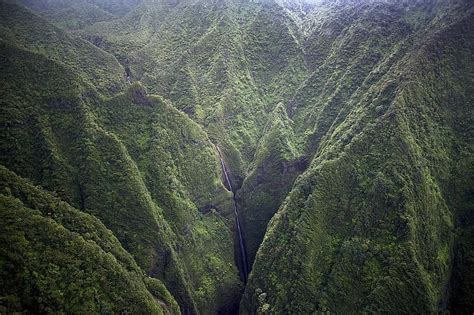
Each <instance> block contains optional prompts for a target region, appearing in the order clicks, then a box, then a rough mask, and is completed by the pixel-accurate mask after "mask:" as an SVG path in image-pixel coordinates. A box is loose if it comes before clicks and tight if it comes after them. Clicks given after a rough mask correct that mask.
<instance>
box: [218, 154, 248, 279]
mask: <svg viewBox="0 0 474 315" xmlns="http://www.w3.org/2000/svg"><path fill="white" fill-rule="evenodd" d="M216 149H217V152H218V153H219V160H220V161H221V166H222V170H223V172H224V176H225V180H226V183H227V186H228V187H229V190H230V191H231V192H232V199H233V206H234V215H235V225H236V226H237V239H238V241H239V249H240V253H239V254H240V255H239V257H240V259H241V261H240V262H241V264H242V269H241V272H242V276H243V281H244V284H247V278H248V274H249V271H248V264H247V261H248V259H247V251H246V250H245V238H244V235H243V232H242V226H241V224H240V218H239V212H238V210H237V200H236V198H235V191H234V188H233V187H232V182H231V180H230V177H229V174H228V172H227V168H226V166H225V163H224V159H223V158H222V153H221V150H220V148H219V147H218V146H217V145H216Z"/></svg>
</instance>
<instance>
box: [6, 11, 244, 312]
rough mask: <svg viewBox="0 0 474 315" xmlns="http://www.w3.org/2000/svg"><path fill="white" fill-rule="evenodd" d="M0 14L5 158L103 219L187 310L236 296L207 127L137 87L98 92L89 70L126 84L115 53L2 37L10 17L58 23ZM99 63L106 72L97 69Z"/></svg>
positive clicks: (223, 197)
mask: <svg viewBox="0 0 474 315" xmlns="http://www.w3.org/2000/svg"><path fill="white" fill-rule="evenodd" d="M1 12H2V14H3V13H4V12H5V15H7V12H8V14H9V18H8V19H2V22H1V23H2V32H3V33H2V38H3V37H5V38H7V39H10V40H9V41H8V42H6V41H2V47H1V55H2V61H1V69H2V71H1V74H0V80H1V82H2V86H3V87H4V89H2V100H1V101H2V112H3V114H2V121H3V123H2V125H3V126H4V128H3V130H2V155H1V162H2V164H3V165H5V166H7V167H8V168H9V169H10V170H12V171H14V172H16V173H17V174H19V175H21V176H22V177H24V178H28V179H30V180H31V181H32V182H33V183H35V184H38V185H41V186H43V187H44V188H45V189H47V190H49V191H51V192H55V193H56V194H57V195H58V196H59V197H60V198H61V199H62V200H64V201H67V202H68V203H70V204H71V205H73V206H74V207H76V208H78V209H81V210H82V211H84V212H87V213H90V214H93V215H94V216H96V217H97V218H99V219H100V220H101V221H102V222H103V223H104V224H105V225H106V226H107V227H108V228H109V229H111V230H112V231H113V232H114V234H115V235H116V236H117V238H118V239H119V240H120V242H121V243H122V245H123V246H124V248H125V249H126V250H127V251H129V252H130V253H131V254H132V255H133V257H134V259H135V260H136V261H137V263H138V264H139V266H140V267H141V268H143V270H145V271H146V272H147V273H148V275H150V276H153V277H157V278H159V279H162V280H163V282H164V283H165V285H166V286H167V287H168V288H169V290H170V291H171V292H172V294H173V295H174V296H175V297H176V300H177V301H178V303H179V304H180V306H181V308H182V309H183V310H184V311H186V312H193V313H196V312H203V313H208V312H209V313H214V312H217V311H218V309H219V308H221V307H227V306H228V305H229V304H232V303H234V304H235V303H238V300H237V301H236V300H235V299H238V295H239V289H240V280H239V279H238V271H237V269H236V267H235V265H234V257H233V244H232V234H231V230H230V227H229V226H231V224H230V223H229V222H228V220H226V219H224V218H223V217H222V216H221V215H219V214H218V213H217V212H216V210H218V211H221V212H222V213H227V212H229V211H232V208H231V204H232V203H231V202H232V199H231V195H230V194H229V193H228V192H227V191H226V190H225V188H224V186H223V185H222V183H221V181H220V168H219V161H218V158H217V153H216V152H215V150H214V147H213V146H212V144H211V143H210V142H209V139H208V137H207V135H206V134H205V132H204V131H203V130H202V129H201V128H200V127H199V126H198V125H197V124H196V123H194V122H192V121H191V120H190V119H189V118H188V117H187V116H186V115H185V114H183V113H181V112H179V111H177V110H176V109H175V108H174V107H172V106H171V105H170V104H169V102H167V101H165V100H163V99H162V98H161V97H159V96H149V95H147V94H146V91H145V89H144V88H143V87H141V86H140V84H133V85H132V86H130V87H129V88H127V89H126V90H123V92H121V93H119V94H118V95H117V93H114V94H116V96H114V97H110V98H109V97H107V95H110V93H112V92H110V91H111V90H109V89H108V88H106V89H104V90H99V89H96V87H95V85H94V84H93V82H98V81H97V80H98V79H102V77H100V76H97V74H96V73H90V72H89V71H90V70H91V69H93V70H94V71H98V73H100V74H102V75H103V78H104V79H103V81H104V82H109V81H107V80H111V78H114V73H115V69H120V73H121V75H120V76H119V78H118V80H117V81H118V82H119V83H120V84H122V86H124V82H123V81H124V73H125V71H124V69H123V68H122V67H121V66H120V65H119V63H118V62H117V61H116V59H115V58H114V57H113V56H111V55H109V54H107V53H105V52H104V51H102V50H99V49H97V48H96V47H94V46H92V45H91V44H88V43H86V42H83V41H82V40H80V39H78V38H73V37H69V36H67V35H64V38H57V37H40V36H39V35H38V38H40V39H41V46H40V47H38V46H36V45H34V44H32V41H31V40H25V41H24V42H21V41H20V40H23V38H22V37H20V38H19V39H18V37H11V38H10V37H7V36H8V31H7V29H8V26H9V25H10V21H12V20H14V21H15V22H16V23H17V24H18V25H23V27H26V25H27V23H26V21H27V20H28V21H29V22H31V23H30V24H31V25H33V26H40V27H42V29H41V30H40V29H35V30H28V29H26V30H23V31H22V32H21V34H26V35H28V36H31V34H35V36H36V34H40V33H45V34H58V33H59V34H63V31H61V30H60V29H57V28H55V27H52V26H51V25H49V24H48V23H46V22H44V21H43V20H41V19H39V18H38V17H36V16H35V15H33V14H32V13H30V12H28V11H26V10H24V9H21V8H19V7H17V6H13V5H6V4H2V10H1ZM3 34H5V36H4V35H3ZM78 43H79V44H78ZM27 44H28V45H29V46H27ZM78 45H81V46H78ZM82 45H83V46H82ZM71 47H84V48H83V49H84V51H83V52H82V53H81V52H80V51H79V52H77V51H75V50H74V49H73V48H71ZM69 50H71V51H72V52H74V53H77V55H71V54H68V53H66V52H67V51H69ZM43 51H46V53H45V52H43ZM51 52H54V53H51ZM90 56H93V58H92V57H90ZM89 57H90V58H89ZM86 59H87V61H88V62H89V66H88V67H83V66H82V65H81V64H82V62H84V60H86ZM97 60H98V61H97ZM101 60H110V64H112V67H111V69H104V71H103V72H100V71H102V68H101V67H103V66H104V64H103V63H102V62H101ZM96 61H97V67H96V66H95V63H94V62H96ZM105 65H106V66H107V65H108V64H105ZM77 69H79V70H77ZM108 75H110V76H111V77H109V76H108ZM122 82H123V83H122ZM119 86H120V85H119ZM104 88H105V85H104ZM98 90H99V91H102V92H103V95H100V94H98ZM109 92H110V93H109ZM204 209H205V210H206V211H204V212H206V213H201V212H200V210H202V211H203V210H204ZM221 292H227V294H226V295H223V294H221Z"/></svg>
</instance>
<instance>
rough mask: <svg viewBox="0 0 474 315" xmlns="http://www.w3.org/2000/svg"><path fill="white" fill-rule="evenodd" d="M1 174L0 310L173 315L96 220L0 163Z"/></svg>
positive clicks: (162, 291)
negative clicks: (0, 246)
mask: <svg viewBox="0 0 474 315" xmlns="http://www.w3.org/2000/svg"><path fill="white" fill-rule="evenodd" d="M0 173H1V175H0V176H1V188H0V189H1V191H2V193H1V200H2V201H1V210H0V212H1V217H2V219H1V220H0V222H1V223H0V230H1V238H2V244H4V245H3V246H2V248H1V254H0V265H1V266H2V268H1V275H2V276H1V280H0V282H1V285H0V288H1V289H0V290H1V293H0V295H1V299H0V301H1V302H0V309H1V310H2V313H3V312H5V313H12V312H22V311H25V310H28V311H32V312H38V313H51V312H66V311H67V312H69V313H84V312H88V313H121V312H127V313H141V312H145V313H148V314H170V313H177V312H179V308H178V305H177V304H176V302H175V300H174V299H173V298H172V296H171V295H170V294H169V292H168V291H167V290H166V288H165V287H164V285H163V284H162V283H161V282H160V281H158V280H156V279H153V278H149V277H147V276H145V274H144V272H143V271H142V270H141V269H140V268H139V267H138V266H137V264H136V263H135V261H134V260H133V258H132V257H131V256H130V254H128V253H127V252H126V251H125V250H124V249H123V248H122V246H121V245H120V243H119V241H118V240H117V239H116V238H115V237H114V236H113V234H112V232H111V231H110V230H108V229H107V228H106V227H105V226H104V225H103V224H102V223H101V222H100V221H99V220H97V219H96V218H95V217H93V216H91V215H88V214H85V213H83V212H81V211H79V210H77V209H74V208H72V207H71V206H69V205H68V204H67V203H65V202H63V201H61V200H60V199H58V198H55V197H53V196H51V194H50V193H48V192H46V191H44V190H42V189H41V188H38V187H35V186H33V185H31V184H29V183H28V182H27V181H25V180H24V179H22V178H20V177H18V176H16V175H15V174H14V173H12V172H10V171H8V170H7V169H6V168H4V167H3V166H2V167H1V170H0Z"/></svg>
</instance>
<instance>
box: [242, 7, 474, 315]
mask: <svg viewBox="0 0 474 315" xmlns="http://www.w3.org/2000/svg"><path fill="white" fill-rule="evenodd" d="M457 9H459V11H456V12H457V14H458V15H457V16H456V17H455V16H454V15H452V16H450V17H445V19H444V21H443V22H444V23H443V24H441V25H440V24H439V23H440V22H439V21H434V22H433V23H432V25H431V28H430V29H429V30H428V31H427V33H425V34H426V35H425V36H426V37H425V39H424V40H423V41H422V42H421V43H419V44H417V45H415V47H414V49H413V50H411V51H409V52H407V53H406V54H405V55H404V56H403V57H402V58H400V59H399V61H398V62H396V63H395V64H394V66H392V67H391V69H390V70H389V71H388V72H387V73H386V74H385V78H384V79H383V80H380V81H379V82H378V83H376V84H375V85H374V84H372V85H371V87H370V89H369V93H366V94H365V95H363V96H362V98H361V100H360V101H359V102H351V100H349V102H351V108H350V112H349V114H348V115H347V116H346V117H345V118H344V119H341V120H340V123H339V124H337V125H335V123H332V126H331V129H330V130H329V132H327V131H326V132H324V133H321V134H322V135H323V137H318V138H320V139H322V140H320V143H319V144H318V149H317V151H316V155H315V157H314V159H313V161H312V163H311V166H310V168H309V169H308V170H307V171H306V172H305V173H304V174H303V175H302V176H301V177H300V178H299V179H298V180H297V182H296V184H295V187H294V188H293V190H292V191H291V193H290V194H289V195H288V198H287V199H286V201H285V202H284V203H283V205H282V207H281V208H280V210H279V211H278V213H277V214H276V216H275V217H274V218H273V219H272V221H271V223H270V226H269V228H268V230H267V234H266V236H265V241H264V243H263V244H262V246H261V248H260V250H259V253H258V255H257V259H256V262H255V265H254V269H253V271H252V274H251V277H250V282H249V285H248V286H247V288H246V294H245V296H244V301H243V305H244V306H245V307H246V309H247V310H257V309H259V310H260V311H269V312H276V313H280V312H288V311H290V310H291V311H292V312H294V311H296V312H302V313H310V312H314V311H330V312H342V313H345V312H354V311H355V312H373V311H375V312H381V311H382V312H384V311H385V312H389V313H396V312H413V311H416V312H437V311H438V308H439V307H448V306H447V303H448V301H447V300H448V291H449V288H450V284H449V283H450V281H451V279H450V277H451V271H452V266H453V261H455V260H457V259H458V257H457V256H456V254H454V253H453V244H454V242H455V241H460V243H461V244H462V243H464V242H465V241H466V237H469V236H468V234H469V233H465V232H462V233H461V234H459V230H457V228H456V227H463V228H466V227H465V225H468V226H472V220H466V219H464V220H463V221H464V222H462V224H461V225H460V224H459V223H461V222H460V221H458V217H459V215H460V214H461V213H464V214H463V215H464V216H465V215H466V214H465V212H464V211H465V210H464V209H466V207H469V205H472V198H471V197H470V194H469V193H468V191H469V189H471V188H470V187H472V182H470V178H472V171H473V169H472V167H469V166H467V164H465V163H468V164H469V163H470V162H468V161H471V162H472V151H470V149H469V148H470V147H472V142H469V141H470V140H469V139H472V135H471V134H470V131H469V127H468V126H469V125H471V124H472V115H469V116H467V117H466V116H465V113H466V106H469V104H472V101H473V97H474V94H473V86H474V85H473V81H472V79H473V67H472V65H473V60H472V48H473V46H472V44H473V43H474V41H473V38H472V35H471V34H472V27H473V24H472V22H471V21H472V14H473V11H472V8H470V9H467V10H465V7H461V8H457ZM461 12H462V13H461ZM447 14H448V15H449V14H450V13H447ZM338 60H340V59H338ZM370 91H374V92H375V93H374V92H373V93H370ZM454 95H455V96H454ZM469 112H470V110H467V113H469ZM471 114H472V113H471ZM340 117H341V113H339V114H338V118H340ZM324 119H325V120H326V119H327V118H324ZM459 165H463V167H462V168H463V171H462V174H461V173H459V171H458V170H459ZM471 166H472V164H471ZM459 181H461V182H463V184H462V185H461V186H462V187H464V188H461V190H466V192H465V193H462V192H461V193H458V194H456V196H457V197H454V199H453V195H452V189H453V188H452V185H454V183H459ZM455 187H457V188H456V189H460V186H459V185H457V184H456V185H455ZM463 225H464V226H463ZM469 229H470V228H468V230H469ZM471 242H472V239H471ZM464 246H465V245H464ZM469 251H470V250H467V251H466V252H465V255H466V256H464V257H463V258H462V259H464V261H465V262H468V261H469V259H470V258H469V257H472V256H471V255H472V251H471V252H470V253H469ZM463 266H464V267H463V268H464V269H463V270H462V271H460V272H461V273H462V274H471V273H472V270H470V269H468V268H472V265H469V263H467V264H464V265H463ZM462 286H463V288H464V290H465V292H470V290H471V289H467V288H468V287H469V288H472V283H470V282H469V280H468V279H466V281H464V283H463V284H462ZM464 303H465V304H464V305H463V306H462V307H463V308H462V309H464V310H467V309H470V308H472V305H470V306H469V303H466V301H464ZM455 307H459V306H455ZM454 309H455V308H454Z"/></svg>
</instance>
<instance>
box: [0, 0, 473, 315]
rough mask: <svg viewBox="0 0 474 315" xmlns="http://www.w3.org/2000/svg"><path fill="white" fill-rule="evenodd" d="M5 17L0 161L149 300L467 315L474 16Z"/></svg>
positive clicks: (252, 309) (4, 9) (440, 11)
mask: <svg viewBox="0 0 474 315" xmlns="http://www.w3.org/2000/svg"><path fill="white" fill-rule="evenodd" d="M9 2H15V3H20V4H23V5H26V6H27V7H28V8H29V9H25V8H23V7H21V6H18V5H13V4H7V3H5V2H0V84H1V86H2V89H0V105H1V106H0V108H1V109H0V110H1V115H0V117H1V118H0V125H1V126H2V129H1V130H2V131H1V134H2V136H1V137H2V138H1V139H2V140H1V143H0V148H1V149H0V153H1V154H0V163H1V164H2V165H5V166H6V167H7V168H8V169H9V170H11V171H13V172H15V173H16V174H18V175H19V176H21V177H22V178H25V179H26V180H28V181H31V182H32V183H33V184H35V185H40V186H42V189H44V190H45V191H46V192H48V194H50V195H54V196H57V197H58V198H59V199H60V200H62V201H64V202H66V203H68V204H69V205H71V207H74V208H75V209H78V210H80V211H82V212H84V213H88V214H89V215H92V216H93V217H94V218H96V219H98V220H100V221H101V222H102V223H103V224H104V225H105V226H106V227H107V228H108V229H110V231H112V233H113V235H114V237H116V238H117V239H118V241H119V242H120V244H121V246H123V249H124V250H126V251H127V252H128V253H129V254H130V255H131V256H130V257H133V260H134V261H135V262H136V264H137V265H138V266H139V268H140V269H141V270H143V271H140V270H138V272H142V273H141V276H140V277H141V278H140V277H139V278H137V279H138V280H136V281H135V280H134V281H135V282H134V283H135V284H134V285H136V286H137V287H140V289H139V290H138V291H139V292H144V293H143V294H142V293H140V294H138V293H137V294H138V295H137V297H136V299H137V300H140V301H146V302H143V303H145V304H143V303H142V304H140V305H142V306H143V305H147V306H146V307H150V310H151V309H152V308H154V310H157V311H159V310H158V308H160V305H161V306H163V304H162V303H161V300H160V301H159V302H158V308H156V307H157V305H156V303H154V304H153V303H151V304H150V303H149V297H150V295H149V293H150V292H151V293H152V295H153V294H155V293H154V291H153V289H151V286H150V285H148V284H149V282H150V281H152V282H153V281H154V280H149V279H148V278H147V277H145V276H143V275H144V274H146V275H147V276H151V277H153V278H156V279H159V280H160V281H162V283H163V285H161V284H159V282H156V283H158V284H156V285H154V287H155V288H156V290H157V291H158V292H161V291H162V292H166V289H167V290H169V292H170V294H172V296H173V297H174V299H175V300H176V302H177V303H178V304H179V307H180V311H181V312H182V313H186V314H187V313H193V314H197V313H201V314H216V313H235V312H237V311H238V308H239V303H240V312H241V313H244V314H245V313H272V314H280V313H303V314H306V313H314V312H316V313H318V312H334V313H353V312H356V313H357V312H361V313H364V312H375V313H378V312H387V313H399V312H404V313H414V312H421V313H436V312H444V311H449V312H453V313H472V310H473V309H474V306H473V304H472V294H473V292H474V287H473V286H474V282H473V281H472V275H473V274H474V269H473V268H474V265H473V263H472V261H473V257H474V252H473V250H472V246H471V245H472V243H473V242H474V238H473V235H474V221H473V217H472V206H473V203H472V196H473V192H472V187H473V185H472V178H473V169H472V165H473V163H472V162H473V159H472V156H473V155H472V144H473V143H472V131H471V129H472V128H471V125H472V123H473V122H472V117H473V115H472V108H471V107H472V106H471V104H472V103H473V98H474V93H473V92H474V90H473V89H474V88H473V87H474V70H473V65H474V60H473V57H472V56H473V53H472V52H473V48H474V47H473V44H474V38H473V36H472V34H474V33H473V26H474V23H473V22H472V21H474V17H473V14H474V11H473V10H474V9H473V6H472V4H470V3H469V1H467V0H453V1H438V0H429V1H421V0H420V1H418V0H416V1H395V0H393V1H392V0H361V1H359V0H334V1H333V0H327V1H326V0H325V1H311V3H305V2H304V1H300V0H283V1H279V0H278V1H274V0H257V1H250V0H211V1H205V0H179V1H174V0H143V1H141V0H125V1H123V0H106V1H98V0H81V1H70V0H39V1H29V0H15V1H13V0H12V1H9ZM29 10H33V11H29ZM33 12H35V13H33ZM53 25H55V26H53ZM216 147H217V148H219V152H220V153H221V154H218V152H217V150H216ZM220 157H221V158H222V161H220V160H219V158H220ZM221 162H222V165H223V166H224V167H225V168H226V170H225V171H226V174H225V175H224V174H223V170H222V169H221ZM227 175H228V176H229V179H230V184H231V185H229V183H228V182H227ZM222 182H226V186H227V187H229V186H232V188H233V189H232V190H233V191H232V193H234V194H235V195H234V196H232V193H231V192H229V191H228V190H227V189H226V188H225V187H224V185H223V183H222ZM6 195H8V194H6ZM20 199H21V198H20ZM22 200H23V199H22ZM22 202H23V203H25V201H22ZM234 203H235V206H236V210H237V211H236V212H234ZM5 204H8V205H13V203H12V201H11V200H10V199H8V200H5ZM15 207H16V206H15ZM20 208H21V213H24V214H22V216H23V215H25V216H26V213H27V212H28V211H30V210H28V209H30V208H31V206H29V205H28V204H27V205H26V206H21V205H19V206H18V207H16V208H15V209H20ZM18 211H19V212H18V213H20V210H18ZM15 215H17V214H15ZM234 215H238V216H239V222H240V223H241V226H239V228H237V226H236V223H235V222H234ZM28 216H29V215H28ZM41 220H42V219H41ZM41 220H40V219H37V218H36V217H35V218H34V219H31V220H30V222H33V221H34V222H37V223H29V224H30V225H38V226H42V227H41V229H50V230H52V231H53V230H54V231H56V225H54V224H53V225H46V223H44V222H43V221H41ZM40 221H41V222H40ZM9 222H10V223H8V224H5V228H8V227H9V226H10V225H12V224H13V223H11V222H12V221H9ZM58 224H60V225H61V224H63V223H61V222H59V223H58ZM46 226H48V227H46ZM66 228H67V229H72V227H71V226H68V227H66ZM14 230H15V231H16V232H15V233H20V232H21V231H22V230H24V226H21V225H17V226H15V228H14ZM239 230H242V233H243V234H242V235H238V231H239ZM21 233H22V232H21ZM54 233H56V232H54ZM54 237H56V236H54ZM241 238H243V240H244V242H242V243H239V240H240V239H241ZM241 244H244V245H245V247H246V248H245V250H244V251H242V250H241V249H240V247H241V246H240V245H241ZM31 246H32V247H31V248H36V247H35V246H43V245H41V243H40V242H38V243H37V244H36V243H35V242H34V240H33V242H31ZM28 250H29V249H28ZM242 252H246V253H247V254H248V257H246V258H247V259H242V257H240V255H242ZM40 256H41V255H38V257H40ZM67 259H69V258H67ZM242 261H248V262H249V266H248V267H249V269H251V274H250V276H249V280H248V283H245V284H243V283H242V281H241V279H242V280H245V278H246V277H245V275H244V273H245V272H244V271H243V270H244V269H245V268H243V267H242ZM58 265H59V266H60V264H58ZM252 265H253V266H252ZM41 267H42V263H41V264H37V265H34V266H31V268H32V269H35V268H41ZM29 268H30V267H29ZM137 268H138V267H137ZM238 268H239V269H241V270H240V276H241V279H239V270H238ZM134 270H135V269H134ZM120 277H121V279H129V278H130V277H129V276H128V275H121V276H120ZM134 279H135V278H134ZM140 279H144V280H140ZM127 281H128V280H127ZM137 281H138V282H137ZM142 282H143V283H145V285H146V286H145V287H142V286H141V285H142V284H141V283H142ZM104 283H106V282H104ZM137 283H138V284H137ZM104 285H105V284H104ZM244 285H246V287H245V288H244ZM164 287H166V289H164ZM160 288H163V290H161V289H160ZM97 290H98V292H99V291H101V290H103V289H102V287H101V289H97ZM147 290H148V293H147V292H146V291H147ZM160 290H161V291H160ZM244 290H245V291H244ZM42 292H45V294H51V295H55V294H56V293H54V292H52V291H51V292H50V291H48V289H44V290H43V291H42ZM242 292H244V296H243V298H242V299H241V294H242ZM8 294H10V293H8ZM20 294H22V293H21V292H20V291H16V292H14V293H12V296H13V297H12V298H11V299H12V301H14V304H15V306H14V308H15V309H20V308H30V306H28V305H26V304H25V305H23V304H21V303H22V298H21V297H19V295H20ZM166 296H168V295H166ZM58 301H59V302H58ZM107 301H109V300H107ZM170 301H172V298H169V299H168V298H167V297H166V298H164V299H163V302H164V303H165V304H166V305H167V306H166V307H164V308H163V309H162V310H164V311H165V312H168V311H169V312H176V309H173V307H174V306H173V304H172V302H170ZM54 303H56V304H55V305H57V306H58V308H60V307H64V305H65V304H64V303H66V301H64V300H57V302H54ZM107 303H109V302H107ZM12 305H13V304H12ZM45 307H47V305H45ZM90 307H97V305H95V304H94V303H91V304H90ZM120 307H121V306H120ZM144 307H145V306H144ZM155 308H156V309H155ZM130 311H131V312H135V309H131V310H130ZM150 312H151V311H150Z"/></svg>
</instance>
